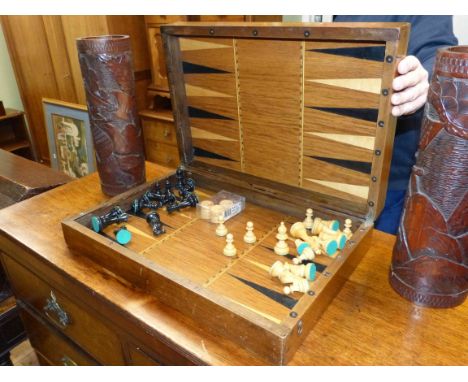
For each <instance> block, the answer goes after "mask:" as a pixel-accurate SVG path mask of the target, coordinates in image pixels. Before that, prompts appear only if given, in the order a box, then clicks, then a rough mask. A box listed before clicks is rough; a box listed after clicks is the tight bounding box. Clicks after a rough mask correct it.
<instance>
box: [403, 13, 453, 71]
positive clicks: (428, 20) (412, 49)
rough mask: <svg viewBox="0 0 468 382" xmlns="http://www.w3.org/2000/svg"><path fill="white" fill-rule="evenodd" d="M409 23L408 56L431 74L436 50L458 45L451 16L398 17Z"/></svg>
mask: <svg viewBox="0 0 468 382" xmlns="http://www.w3.org/2000/svg"><path fill="white" fill-rule="evenodd" d="M398 17H401V18H405V20H398V21H408V22H410V23H411V33H410V42H409V47H408V55H413V56H416V57H417V58H418V59H419V61H420V62H421V64H422V65H423V66H424V68H425V69H426V70H427V71H428V72H429V77H430V76H431V74H432V69H433V66H434V60H435V56H436V53H437V49H439V48H442V47H445V46H453V45H458V40H457V38H456V37H455V35H454V34H453V22H452V16H398Z"/></svg>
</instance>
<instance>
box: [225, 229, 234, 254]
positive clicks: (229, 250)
mask: <svg viewBox="0 0 468 382" xmlns="http://www.w3.org/2000/svg"><path fill="white" fill-rule="evenodd" d="M233 241H234V236H232V233H228V234H227V235H226V243H227V244H226V246H225V247H224V249H223V254H224V256H228V257H233V256H236V254H237V249H236V247H235V246H234V244H233V243H232V242H233Z"/></svg>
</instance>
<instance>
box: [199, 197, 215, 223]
mask: <svg viewBox="0 0 468 382" xmlns="http://www.w3.org/2000/svg"><path fill="white" fill-rule="evenodd" d="M198 205H199V208H200V218H201V219H203V220H210V209H211V206H212V205H213V202H212V201H211V200H203V201H201V202H200V203H198Z"/></svg>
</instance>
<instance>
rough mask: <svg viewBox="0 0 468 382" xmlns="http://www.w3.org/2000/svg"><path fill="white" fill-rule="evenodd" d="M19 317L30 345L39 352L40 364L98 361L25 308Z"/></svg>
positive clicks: (84, 364) (74, 364)
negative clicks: (26, 332)
mask: <svg viewBox="0 0 468 382" xmlns="http://www.w3.org/2000/svg"><path fill="white" fill-rule="evenodd" d="M21 319H22V321H23V323H24V325H25V327H26V329H27V331H28V333H29V341H30V342H31V345H32V346H33V348H34V349H35V350H36V352H37V353H39V354H38V355H39V357H38V358H39V359H40V362H41V364H44V362H45V363H46V364H50V365H54V366H61V365H63V366H93V365H98V363H97V362H96V361H95V360H93V359H92V358H91V357H90V356H89V355H87V354H86V353H84V352H83V351H81V350H80V349H78V348H77V347H76V346H75V345H73V344H72V343H70V342H69V340H67V339H66V338H65V337H63V336H62V335H60V334H59V333H58V332H56V331H55V330H54V329H52V328H50V327H48V326H46V325H44V324H43V323H41V322H39V321H38V320H37V319H36V318H34V317H33V316H31V315H30V314H29V313H27V312H26V311H25V310H23V311H22V312H21Z"/></svg>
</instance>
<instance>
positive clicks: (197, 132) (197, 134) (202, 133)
mask: <svg viewBox="0 0 468 382" xmlns="http://www.w3.org/2000/svg"><path fill="white" fill-rule="evenodd" d="M191 129H192V138H197V139H213V140H218V141H232V142H235V141H237V139H232V138H228V137H225V136H224V135H220V134H215V133H212V132H210V131H206V130H203V129H199V128H198V127H193V126H192V127H191Z"/></svg>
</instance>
